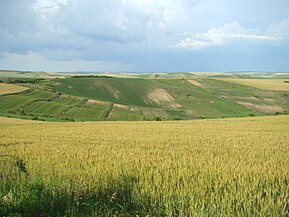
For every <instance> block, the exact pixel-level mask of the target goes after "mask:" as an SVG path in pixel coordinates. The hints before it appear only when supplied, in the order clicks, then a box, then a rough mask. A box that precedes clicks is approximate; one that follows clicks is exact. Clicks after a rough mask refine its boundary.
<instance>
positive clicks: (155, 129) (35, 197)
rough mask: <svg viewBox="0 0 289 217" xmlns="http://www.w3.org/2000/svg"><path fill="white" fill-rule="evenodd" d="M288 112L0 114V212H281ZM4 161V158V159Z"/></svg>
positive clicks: (284, 200)
mask: <svg viewBox="0 0 289 217" xmlns="http://www.w3.org/2000/svg"><path fill="white" fill-rule="evenodd" d="M288 126H289V116H282V117H281V116H274V117H258V118H237V119H219V120H197V121H179V122H98V123H95V122H91V123H89V122H87V123H42V122H33V121H23V120H22V121H21V120H15V119H7V118H0V141H1V143H0V154H9V155H12V156H17V157H19V158H21V159H23V160H24V162H25V163H26V167H27V169H28V172H29V176H27V177H25V175H24V174H23V175H21V174H19V172H17V171H16V170H15V168H14V167H13V162H12V161H11V160H9V159H4V158H1V159H0V164H1V165H2V167H0V168H1V169H2V170H0V171H1V172H0V175H1V176H0V177H1V179H2V180H1V182H0V215H1V216H9V215H13V213H14V215H16V213H18V214H19V215H22V216H35V215H36V216H37V215H38V216H39V215H42V216H105V215H106V216H113V215H116V216H136V215H139V216H287V215H288V197H289V195H288V183H289V178H288V177H289V176H288V175H289V174H288V163H289V161H288V154H289V143H288V141H289V134H288V130H289V129H288ZM9 165H10V166H9Z"/></svg>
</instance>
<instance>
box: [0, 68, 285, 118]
mask: <svg viewBox="0 0 289 217" xmlns="http://www.w3.org/2000/svg"><path fill="white" fill-rule="evenodd" d="M204 74H205V73H203V74H202V76H200V77H199V78H188V77H186V78H147V79H144V78H115V77H113V76H112V75H90V76H88V77H87V76H65V77H57V76H56V77H51V78H43V79H34V80H33V79H32V80H31V78H30V80H29V79H27V78H19V77H17V78H14V80H13V78H7V77H6V78H4V80H3V82H4V83H7V82H8V83H9V82H10V83H15V82H16V85H17V81H18V82H19V79H23V80H22V81H21V83H19V84H18V85H22V86H25V87H27V88H29V89H28V90H25V91H23V92H20V93H12V94H6V95H5V94H4V95H2V96H0V115H2V116H10V117H19V118H26V119H40V120H47V121H96V120H125V121H138V120H180V119H185V120H186V119H197V118H201V119H202V118H222V117H242V116H259V115H270V114H271V115H272V114H283V113H284V114H285V113H287V111H289V89H287V86H289V83H286V81H287V80H286V79H283V80H282V79H281V80H278V82H279V81H280V85H284V86H282V88H284V89H282V91H277V90H274V89H273V90H270V87H276V84H277V85H279V83H276V79H275V80H272V82H273V81H274V82H275V83H272V82H271V80H270V79H266V82H262V83H261V84H262V85H263V86H264V85H267V86H266V87H268V88H265V89H264V88H263V89H260V88H258V86H256V82H253V84H254V85H255V86H254V85H253V86H252V85H251V84H252V82H247V83H245V84H244V82H245V81H247V80H248V79H243V80H242V79H240V78H239V79H240V80H242V82H241V83H240V84H239V83H238V82H236V78H235V79H226V78H225V79H215V78H209V77H208V76H207V77H206V76H204ZM216 74H217V73H213V74H211V75H210V76H214V75H216ZM177 75H178V76H180V75H181V74H176V77H177ZM237 81H238V80H237ZM250 81H251V80H250ZM261 81H262V80H261ZM282 81H283V82H282ZM271 83H272V84H271Z"/></svg>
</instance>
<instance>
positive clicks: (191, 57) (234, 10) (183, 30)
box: [0, 0, 289, 72]
mask: <svg viewBox="0 0 289 217" xmlns="http://www.w3.org/2000/svg"><path fill="white" fill-rule="evenodd" d="M0 69H17V70H41V71H114V72H116V71H130V72H146V71H150V72H157V71H169V72H174V71H178V72H179V71H247V70H255V71H289V1H288V0H9V1H7V0H0Z"/></svg>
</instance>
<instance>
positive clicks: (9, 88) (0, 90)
mask: <svg viewBox="0 0 289 217" xmlns="http://www.w3.org/2000/svg"><path fill="white" fill-rule="evenodd" d="M27 89H28V88H26V87H23V86H19V85H15V84H4V83H0V95H3V94H10V93H18V92H22V91H24V90H27Z"/></svg>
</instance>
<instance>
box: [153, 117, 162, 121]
mask: <svg viewBox="0 0 289 217" xmlns="http://www.w3.org/2000/svg"><path fill="white" fill-rule="evenodd" d="M154 120H155V121H161V120H162V119H161V117H159V116H156V117H155V118H154Z"/></svg>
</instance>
